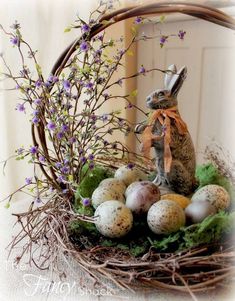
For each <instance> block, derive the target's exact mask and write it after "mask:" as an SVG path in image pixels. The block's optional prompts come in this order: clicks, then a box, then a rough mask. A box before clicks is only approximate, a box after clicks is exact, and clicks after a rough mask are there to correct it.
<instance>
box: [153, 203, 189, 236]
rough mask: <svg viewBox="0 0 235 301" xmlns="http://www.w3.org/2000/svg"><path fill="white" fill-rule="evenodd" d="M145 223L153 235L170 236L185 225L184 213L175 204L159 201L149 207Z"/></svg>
mask: <svg viewBox="0 0 235 301" xmlns="http://www.w3.org/2000/svg"><path fill="white" fill-rule="evenodd" d="M147 222H148V226H149V228H150V229H151V230H152V231H153V232H154V233H155V234H170V233H172V232H176V231H178V230H179V229H180V228H181V227H183V226H184V225H185V213H184V210H183V209H182V208H181V207H180V206H179V205H178V204H177V203H176V202H174V201H171V200H161V201H159V202H157V203H155V204H153V205H152V206H151V207H150V209H149V211H148V216H147Z"/></svg>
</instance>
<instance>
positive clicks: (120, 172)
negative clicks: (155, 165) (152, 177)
mask: <svg viewBox="0 0 235 301" xmlns="http://www.w3.org/2000/svg"><path fill="white" fill-rule="evenodd" d="M114 177H115V178H117V179H119V180H122V181H123V182H124V183H125V184H126V186H129V185H130V184H131V183H133V182H137V181H144V180H147V179H148V177H147V175H146V174H145V173H144V172H143V171H142V170H139V169H138V168H137V167H135V166H131V167H130V166H129V165H125V166H122V167H120V168H118V169H117V170H116V172H115V175H114Z"/></svg>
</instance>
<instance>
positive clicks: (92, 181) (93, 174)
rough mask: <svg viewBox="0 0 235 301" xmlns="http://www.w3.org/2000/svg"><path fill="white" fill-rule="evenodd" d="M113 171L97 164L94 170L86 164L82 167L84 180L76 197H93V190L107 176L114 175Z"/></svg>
mask: <svg viewBox="0 0 235 301" xmlns="http://www.w3.org/2000/svg"><path fill="white" fill-rule="evenodd" d="M113 175H114V174H113V172H112V171H111V170H110V169H108V168H104V167H102V166H100V165H96V166H95V167H94V168H93V169H92V170H90V169H89V166H88V165H84V167H83V169H82V181H81V183H80V184H79V187H78V189H77V192H76V193H75V199H76V200H80V197H83V198H91V196H92V193H93V191H94V190H95V189H96V188H97V187H98V186H99V184H100V182H101V181H102V180H104V179H106V178H109V177H113Z"/></svg>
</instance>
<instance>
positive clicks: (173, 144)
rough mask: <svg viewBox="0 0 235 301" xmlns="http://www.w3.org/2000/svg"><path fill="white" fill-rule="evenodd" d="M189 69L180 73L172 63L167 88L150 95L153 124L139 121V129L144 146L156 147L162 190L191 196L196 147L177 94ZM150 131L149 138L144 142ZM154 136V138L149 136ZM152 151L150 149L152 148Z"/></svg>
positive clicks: (156, 181) (157, 182)
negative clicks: (182, 117)
mask: <svg viewBox="0 0 235 301" xmlns="http://www.w3.org/2000/svg"><path fill="white" fill-rule="evenodd" d="M186 75H187V68H186V67H182V68H181V69H180V70H179V71H178V72H177V69H176V66H175V65H171V66H169V68H168V70H167V71H166V75H165V79H164V86H165V88H164V89H158V90H156V91H154V92H153V93H151V94H150V95H149V96H148V97H147V107H148V108H150V109H152V110H153V114H152V116H154V114H155V117H154V118H153V117H152V119H151V118H150V121H149V123H148V124H147V123H145V124H143V123H142V124H139V125H137V126H136V128H135V132H136V133H138V134H141V133H142V134H143V148H144V147H145V146H146V145H147V148H149V150H150V147H154V150H155V153H156V167H157V176H156V178H155V180H154V181H153V182H154V183H155V184H157V185H159V186H160V190H162V191H164V190H166V191H174V192H175V193H179V194H183V195H189V194H190V193H192V191H193V189H194V188H195V183H196V181H195V166H196V160H195V150H194V146H193V142H192V139H191V136H190V134H189V132H188V130H187V126H186V124H185V123H184V121H183V120H182V119H181V117H180V114H179V112H178V109H177V103H178V102H177V95H178V92H179V90H180V88H181V86H182V84H183V82H184V80H185V78H186ZM147 131H149V133H148V138H147V139H149V141H148V140H147V144H146V141H144V137H145V136H144V135H145V134H146V132H147ZM149 137H150V138H149ZM149 150H148V151H149Z"/></svg>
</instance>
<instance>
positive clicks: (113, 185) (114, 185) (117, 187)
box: [99, 178, 126, 194]
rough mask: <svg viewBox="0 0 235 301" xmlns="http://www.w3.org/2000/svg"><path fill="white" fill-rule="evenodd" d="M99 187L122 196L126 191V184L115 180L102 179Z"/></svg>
mask: <svg viewBox="0 0 235 301" xmlns="http://www.w3.org/2000/svg"><path fill="white" fill-rule="evenodd" d="M99 186H101V187H106V188H107V189H110V190H114V191H117V192H120V193H122V194H124V193H125V191H126V184H125V183H124V182H123V181H121V180H119V179H115V178H107V179H104V180H103V181H102V182H100V184H99Z"/></svg>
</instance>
